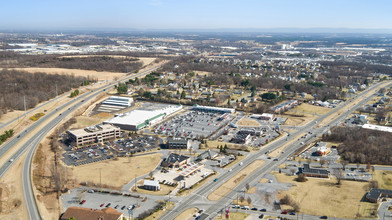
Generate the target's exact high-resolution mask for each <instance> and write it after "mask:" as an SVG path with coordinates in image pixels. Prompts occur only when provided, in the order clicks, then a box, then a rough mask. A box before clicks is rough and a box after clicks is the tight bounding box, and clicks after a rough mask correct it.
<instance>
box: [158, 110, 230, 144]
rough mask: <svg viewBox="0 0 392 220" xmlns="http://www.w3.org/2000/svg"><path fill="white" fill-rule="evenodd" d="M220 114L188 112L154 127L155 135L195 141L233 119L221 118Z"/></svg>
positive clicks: (228, 117)
mask: <svg viewBox="0 0 392 220" xmlns="http://www.w3.org/2000/svg"><path fill="white" fill-rule="evenodd" d="M221 116H222V114H220V113H210V112H201V111H189V112H187V113H185V114H182V115H177V116H176V117H174V118H172V119H170V120H169V121H166V122H163V123H161V124H159V125H158V126H155V127H154V132H155V133H156V134H163V135H167V136H174V137H185V138H190V139H197V138H200V137H208V136H210V135H211V134H213V133H214V132H215V131H217V130H218V129H219V128H220V127H221V126H224V125H226V124H227V122H228V121H229V120H231V119H232V118H233V116H232V115H228V116H227V117H225V118H221Z"/></svg>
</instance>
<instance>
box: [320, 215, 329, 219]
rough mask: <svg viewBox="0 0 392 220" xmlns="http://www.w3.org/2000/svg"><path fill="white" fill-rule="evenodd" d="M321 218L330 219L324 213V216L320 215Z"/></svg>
mask: <svg viewBox="0 0 392 220" xmlns="http://www.w3.org/2000/svg"><path fill="white" fill-rule="evenodd" d="M320 219H328V216H326V215H323V216H321V217H320Z"/></svg>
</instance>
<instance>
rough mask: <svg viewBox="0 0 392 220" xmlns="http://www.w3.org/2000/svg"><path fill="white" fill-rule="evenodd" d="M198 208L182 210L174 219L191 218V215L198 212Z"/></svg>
mask: <svg viewBox="0 0 392 220" xmlns="http://www.w3.org/2000/svg"><path fill="white" fill-rule="evenodd" d="M198 211H199V209H197V208H190V209H187V210H185V211H183V212H182V213H181V214H179V215H177V217H176V218H175V219H174V220H185V219H191V218H192V216H193V215H194V214H195V213H196V212H198Z"/></svg>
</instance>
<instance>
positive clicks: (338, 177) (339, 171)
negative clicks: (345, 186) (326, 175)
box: [334, 169, 344, 185]
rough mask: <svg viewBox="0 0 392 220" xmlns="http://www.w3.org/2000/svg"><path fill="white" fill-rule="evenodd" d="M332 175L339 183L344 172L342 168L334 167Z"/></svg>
mask: <svg viewBox="0 0 392 220" xmlns="http://www.w3.org/2000/svg"><path fill="white" fill-rule="evenodd" d="M334 175H335V177H336V180H337V183H336V184H337V185H340V184H342V179H343V177H344V173H343V170H342V169H335V170H334Z"/></svg>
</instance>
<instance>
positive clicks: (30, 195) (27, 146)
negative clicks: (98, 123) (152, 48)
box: [0, 66, 159, 220]
mask: <svg viewBox="0 0 392 220" xmlns="http://www.w3.org/2000/svg"><path fill="white" fill-rule="evenodd" d="M158 68H159V66H157V67H154V68H150V69H147V70H145V71H142V72H140V73H137V74H131V75H128V76H126V77H124V78H123V79H120V80H117V81H114V82H112V83H110V84H107V85H104V86H102V87H100V88H98V89H95V90H93V91H91V92H86V93H84V94H82V95H80V96H78V97H76V98H75V99H73V100H71V101H69V102H68V103H66V104H63V105H62V106H60V107H58V108H57V109H56V110H55V111H52V112H50V113H48V114H47V115H46V116H44V117H43V118H41V119H40V120H38V121H37V122H35V123H34V124H32V125H31V126H29V127H28V128H27V129H25V131H23V132H21V133H19V134H17V135H14V138H12V139H11V140H10V141H8V142H7V143H5V144H4V145H3V146H2V147H1V148H0V155H4V154H5V153H7V152H8V151H9V150H10V149H11V148H12V147H13V146H14V145H15V144H17V143H18V142H19V141H20V140H21V139H22V138H23V137H25V136H27V135H29V134H30V133H33V131H34V129H35V128H36V127H38V126H39V125H41V124H43V123H44V122H46V123H47V124H46V125H45V126H44V128H42V129H40V130H39V131H38V132H37V133H35V134H33V135H34V137H33V138H32V139H31V140H28V141H27V142H26V143H24V144H23V145H22V147H21V148H19V149H18V150H17V151H16V153H14V154H13V155H12V156H11V158H9V159H8V160H7V162H5V164H2V165H1V167H0V178H1V177H3V176H4V175H5V173H6V172H7V171H8V169H9V168H10V167H11V166H12V165H13V164H14V163H15V161H16V160H17V159H18V158H19V157H21V156H22V155H23V153H24V152H25V151H27V150H29V152H28V154H27V156H26V159H25V161H24V164H23V174H22V183H23V190H24V195H25V202H26V206H27V211H28V214H29V218H30V219H34V220H36V219H42V217H41V215H40V213H39V210H38V207H37V204H36V200H35V196H34V192H33V187H32V182H31V162H32V158H33V155H34V152H35V150H36V148H37V146H38V144H39V143H40V142H41V140H42V138H43V137H44V136H45V135H46V134H47V133H48V132H50V131H51V130H52V129H53V128H54V127H55V126H56V125H57V124H59V123H60V122H61V121H62V120H63V119H64V118H65V117H67V116H68V115H69V114H70V113H72V112H73V111H74V110H76V109H78V108H79V107H81V106H82V105H83V104H85V102H88V101H89V100H91V99H92V98H94V97H96V96H97V95H99V94H100V93H103V92H104V89H105V90H106V89H109V88H112V87H113V86H114V85H116V84H117V83H119V82H124V81H126V80H129V79H132V78H135V77H142V76H145V75H147V74H149V73H150V72H152V71H154V70H156V69H158ZM71 105H72V107H68V106H71ZM67 107H68V109H67V110H65V111H64V112H61V111H62V110H63V109H66V108H67ZM60 112H61V113H60ZM56 115H58V116H56ZM52 116H56V117H55V118H54V119H52V120H51V121H49V122H47V120H48V119H49V118H50V117H52Z"/></svg>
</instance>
